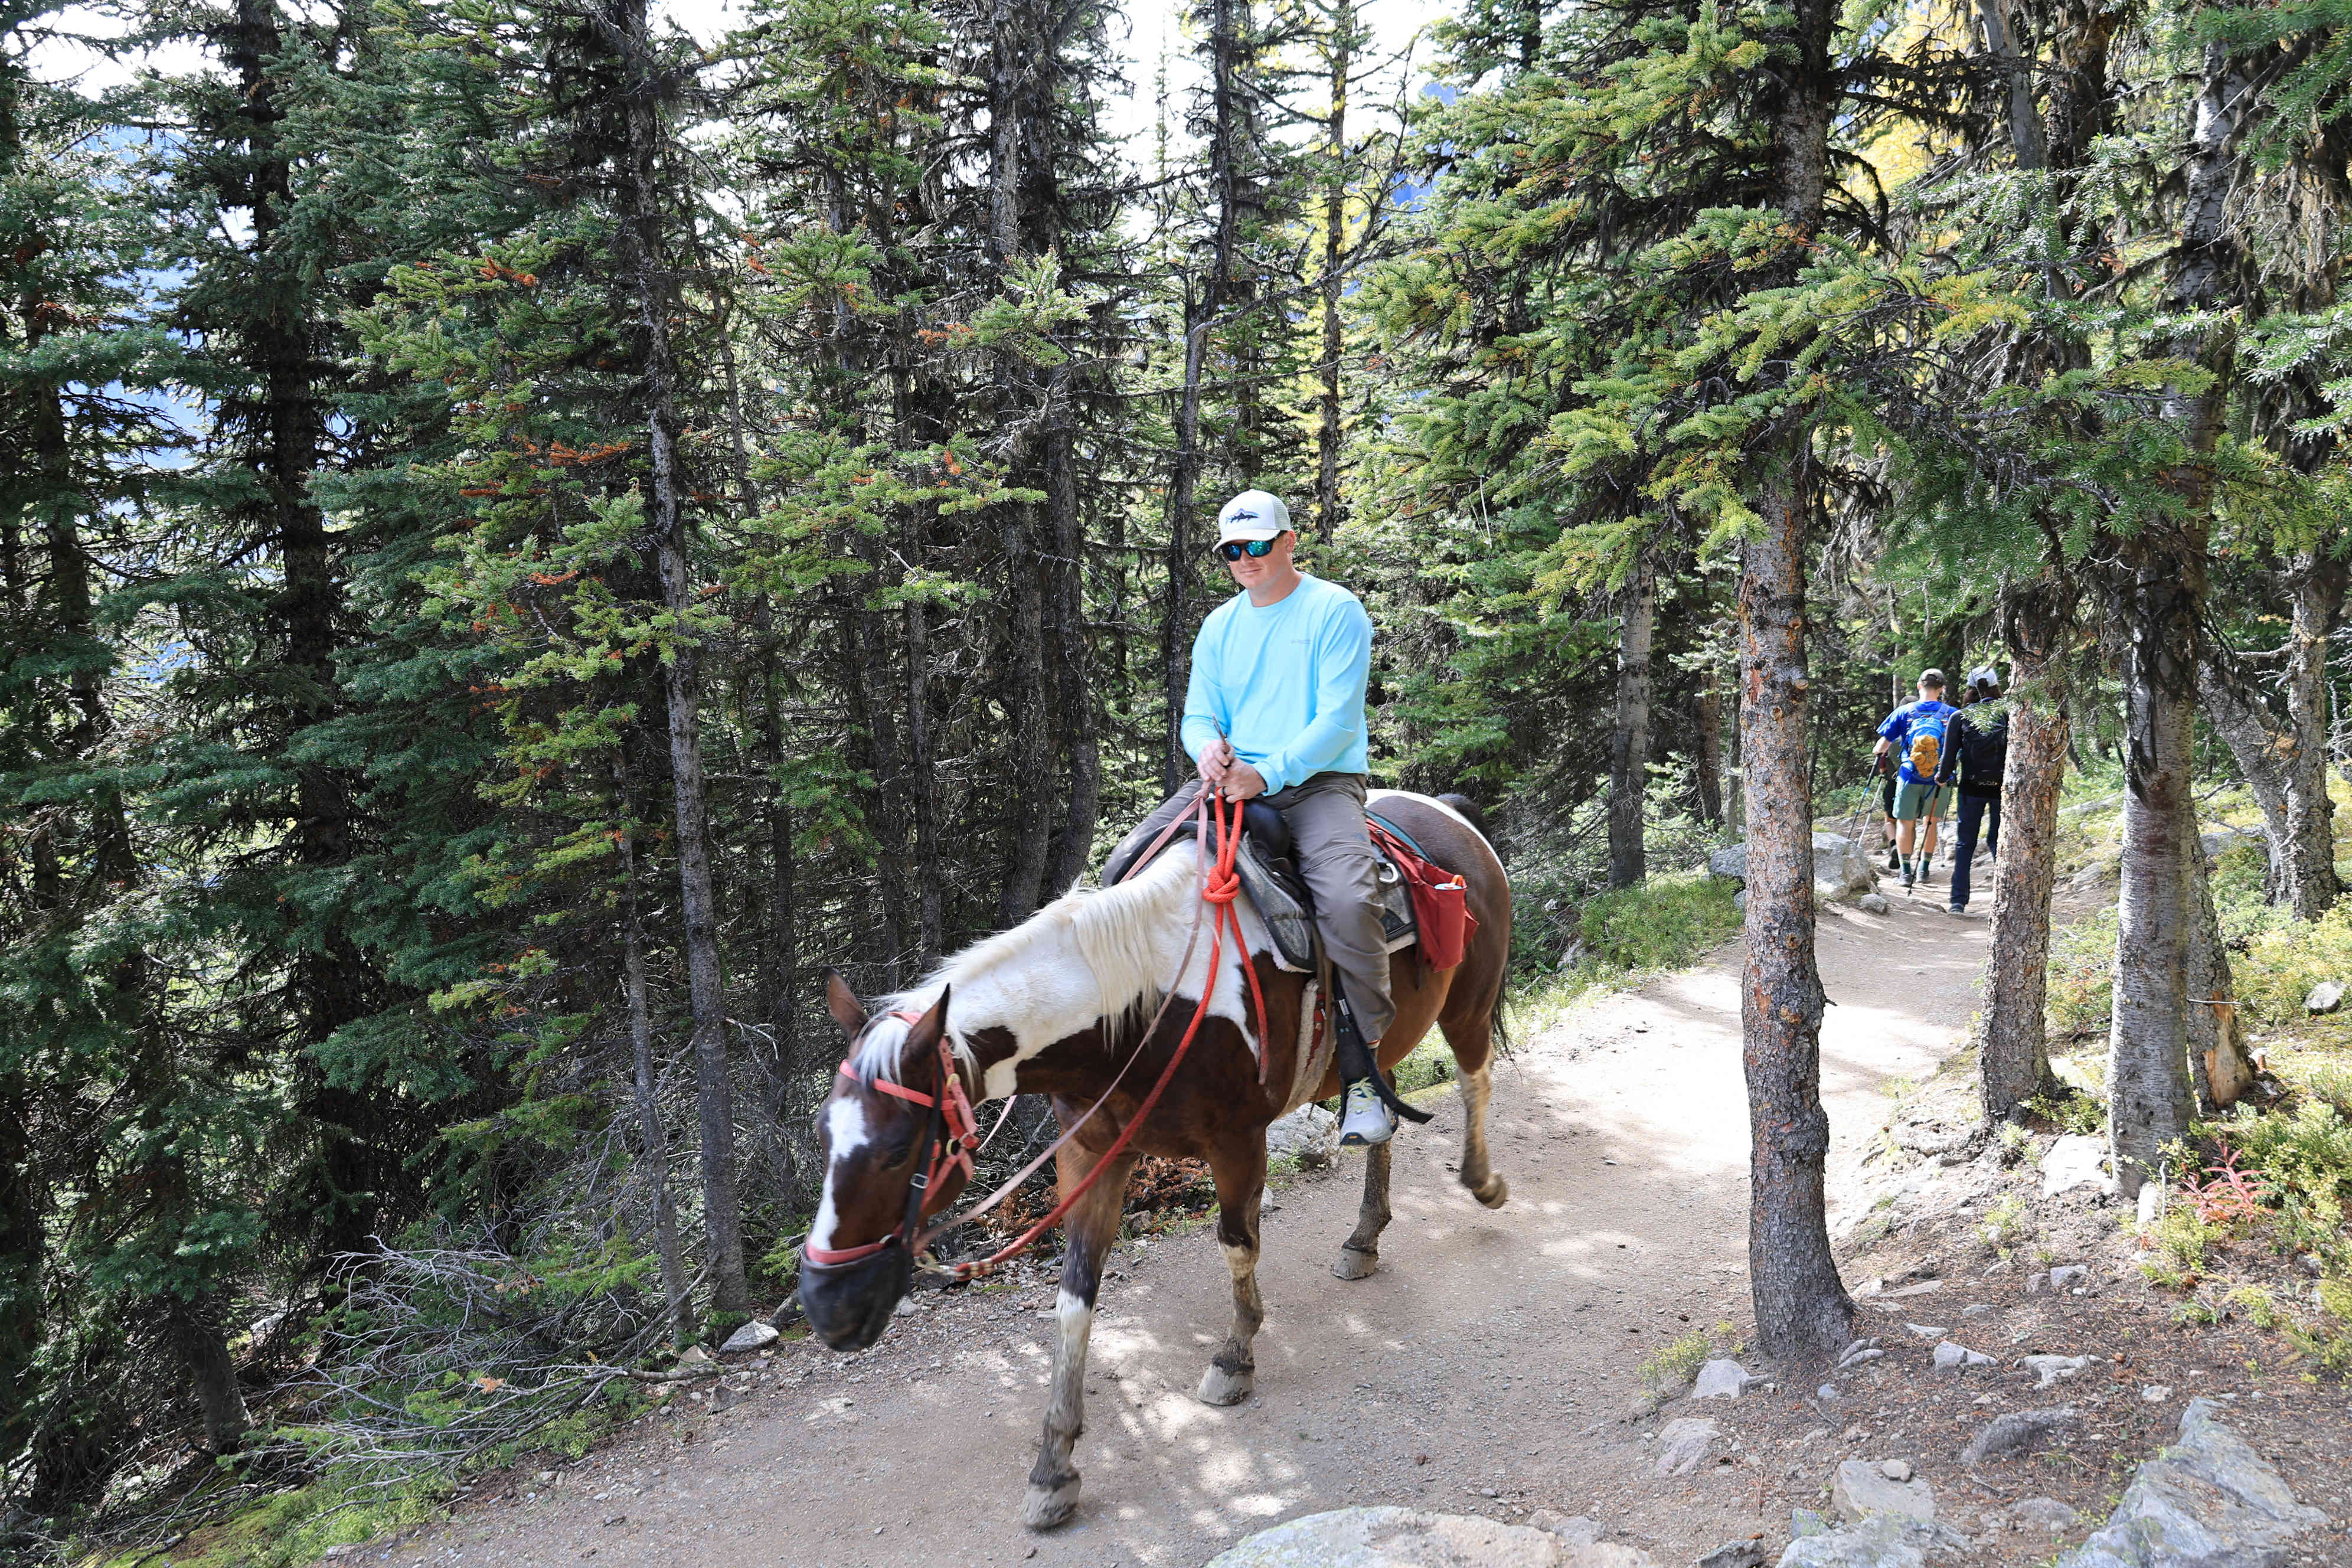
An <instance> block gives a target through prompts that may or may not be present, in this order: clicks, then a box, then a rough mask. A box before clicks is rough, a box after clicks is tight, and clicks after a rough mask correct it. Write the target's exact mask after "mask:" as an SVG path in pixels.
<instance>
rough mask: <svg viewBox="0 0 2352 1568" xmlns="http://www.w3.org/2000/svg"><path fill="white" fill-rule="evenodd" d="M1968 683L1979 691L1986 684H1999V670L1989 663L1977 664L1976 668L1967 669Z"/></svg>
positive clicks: (1986, 685)
mask: <svg viewBox="0 0 2352 1568" xmlns="http://www.w3.org/2000/svg"><path fill="white" fill-rule="evenodd" d="M1969 685H1970V686H1973V687H1975V688H1976V689H1978V690H1979V691H1981V690H1983V689H1985V688H1986V687H1988V686H1999V685H2000V671H1999V670H1997V669H1995V668H1993V667H1992V666H1990V665H1989V664H1986V665H1979V666H1978V667H1977V668H1974V669H1972V670H1970V671H1969Z"/></svg>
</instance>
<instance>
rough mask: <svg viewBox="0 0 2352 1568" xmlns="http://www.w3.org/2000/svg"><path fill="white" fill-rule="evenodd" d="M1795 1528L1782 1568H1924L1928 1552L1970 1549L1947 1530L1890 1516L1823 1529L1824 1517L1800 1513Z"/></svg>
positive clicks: (1963, 1538)
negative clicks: (1794, 1536) (1822, 1518)
mask: <svg viewBox="0 0 2352 1568" xmlns="http://www.w3.org/2000/svg"><path fill="white" fill-rule="evenodd" d="M1795 1524H1796V1536H1797V1538H1796V1539H1795V1540H1794V1541H1791V1542H1789V1549H1788V1550H1787V1551H1786V1552H1782V1553H1780V1568H1922V1565H1923V1564H1925V1563H1926V1562H1927V1553H1928V1552H1957V1551H1966V1550H1967V1549H1968V1547H1969V1544H1970V1542H1969V1538H1968V1537H1967V1536H1965V1535H1962V1534H1961V1533H1960V1532H1959V1531H1956V1530H1954V1529H1952V1528H1951V1527H1950V1526H1949V1525H1945V1524H1937V1523H1936V1522H1935V1521H1932V1520H1918V1519H1905V1518H1903V1517H1901V1516H1900V1515H1896V1514H1890V1513H1874V1514H1872V1515H1871V1516H1870V1517H1869V1518H1867V1519H1864V1520H1862V1521H1859V1522H1857V1523H1853V1524H1846V1525H1841V1526H1839V1527H1838V1528H1837V1529H1835V1530H1824V1529H1822V1521H1821V1519H1820V1516H1818V1515H1816V1514H1813V1513H1811V1512H1809V1511H1807V1510H1804V1509H1799V1510H1796V1517H1795Z"/></svg>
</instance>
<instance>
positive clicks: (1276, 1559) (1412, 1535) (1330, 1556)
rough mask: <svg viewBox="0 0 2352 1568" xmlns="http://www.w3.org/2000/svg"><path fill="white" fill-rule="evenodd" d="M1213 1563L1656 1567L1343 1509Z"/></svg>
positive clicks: (1538, 1540) (1555, 1544)
mask: <svg viewBox="0 0 2352 1568" xmlns="http://www.w3.org/2000/svg"><path fill="white" fill-rule="evenodd" d="M1208 1568H1652V1562H1651V1558H1650V1555H1649V1553H1647V1552H1641V1551H1638V1550H1636V1549H1635V1548H1633V1547H1631V1546H1619V1545H1615V1544H1613V1543H1610V1542H1592V1543H1586V1542H1574V1541H1569V1540H1566V1539H1563V1538H1562V1537H1560V1536H1558V1535H1554V1534H1552V1533H1551V1532H1550V1531H1543V1530H1535V1529H1531V1528H1529V1527H1528V1526H1527V1525H1524V1524H1504V1523H1502V1522H1500V1521H1496V1520H1492V1519H1477V1518H1473V1517H1469V1516H1465V1515H1462V1514H1452V1513H1430V1512H1428V1511H1426V1510H1422V1509H1417V1508H1341V1509H1333V1510H1331V1511H1329V1512H1328V1513H1310V1514H1308V1515H1307V1516H1306V1517H1305V1518H1303V1519H1294V1520H1290V1521H1287V1522H1286V1523H1282V1524H1277V1525H1276V1526H1274V1527H1273V1528H1272V1529H1271V1530H1261V1531H1258V1532H1257V1533H1256V1534H1255V1535H1252V1536H1248V1537H1245V1538H1244V1539H1243V1540H1242V1541H1240V1542H1236V1543H1235V1544H1234V1545H1233V1546H1230V1547H1227V1548H1226V1549H1225V1550H1224V1551H1223V1552H1219V1553H1217V1555H1215V1556H1214V1557H1212V1558H1210V1559H1209V1562H1208Z"/></svg>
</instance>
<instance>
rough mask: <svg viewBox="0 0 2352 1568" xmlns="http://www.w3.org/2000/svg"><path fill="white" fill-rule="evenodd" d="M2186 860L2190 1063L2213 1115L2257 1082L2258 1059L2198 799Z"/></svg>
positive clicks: (2190, 818) (2205, 1108) (2187, 828)
mask: <svg viewBox="0 0 2352 1568" xmlns="http://www.w3.org/2000/svg"><path fill="white" fill-rule="evenodd" d="M2181 835H2182V843H2181V863H2182V866H2183V868H2184V869H2185V871H2186V872H2187V876H2186V878H2185V879H2184V887H2185V889H2186V892H2185V894H2184V896H2185V897H2186V898H2187V900H2188V901H2189V973H2188V976H2187V984H2188V990H2189V1016H2188V1035H2189V1076H2190V1078H2191V1079H2192V1081H2193V1082H2194V1083H2195V1085H2196V1090H2197V1107H2198V1109H2199V1110H2200V1111H2202V1112H2204V1113H2205V1114H2207V1115H2210V1114H2212V1113H2213V1112H2215V1111H2219V1110H2228V1109H2229V1108H2230V1107H2231V1106H2232V1105H2235V1104H2236V1103H2237V1102H2238V1100H2239V1097H2240V1096H2242V1095H2243V1094H2244V1093H2245V1092H2246V1090H2247V1089H2250V1088H2252V1086H2253V1081H2254V1068H2253V1063H2252V1061H2251V1060H2249V1059H2248V1058H2247V1056H2246V1043H2245V1026H2244V1023H2243V1021H2242V1019H2240V1017H2239V1016H2238V992H2237V984H2236V982H2235V980H2234V978H2233V977H2232V976H2231V973H2230V952H2229V950H2228V949H2227V948H2225V947H2223V946H2222V945H2221V913H2220V911H2219V910H2215V909H2214V907H2213V883H2212V876H2211V871H2212V866H2211V863H2210V861H2209V860H2208V859H2207V858H2206V856H2205V844H2204V840H2203V838H2202V837H2200V835H2199V833H2198V831H2197V809H2196V803H2195V802H2194V801H2193V800H2192V801H2190V802H2189V805H2188V806H2187V808H2186V814H2185V815H2184V816H2183V818H2182V820H2181Z"/></svg>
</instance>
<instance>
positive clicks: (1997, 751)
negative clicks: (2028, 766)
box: [1959, 704, 2009, 795]
mask: <svg viewBox="0 0 2352 1568" xmlns="http://www.w3.org/2000/svg"><path fill="white" fill-rule="evenodd" d="M1990 720H1991V721H1990V723H1988V722H1986V721H1983V720H1980V719H1978V718H1976V717H1975V716H1974V715H1973V714H1972V713H1963V714H1961V715H1960V724H1959V731H1960V737H1959V738H1960V786H1961V787H1962V788H1963V789H1966V790H1967V791H1969V793H1970V794H1971V795H1990V794H1992V793H1993V792H1994V791H1996V790H1998V789H2000V775H2001V772H2002V770H2004V769H2005V768H2007V767H2008V766H2009V709H2008V707H2007V705H2006V704H2004V705H2003V706H2002V707H2001V708H2000V710H1999V711H1998V712H1996V713H1993V714H1991V715H1990Z"/></svg>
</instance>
